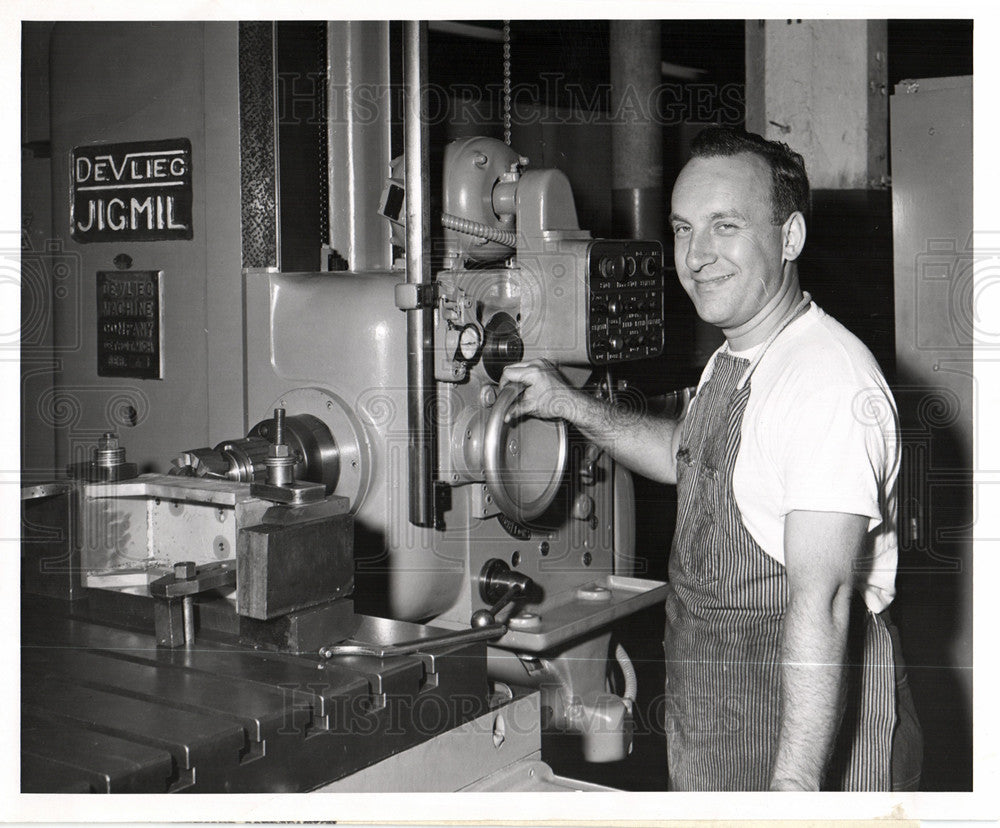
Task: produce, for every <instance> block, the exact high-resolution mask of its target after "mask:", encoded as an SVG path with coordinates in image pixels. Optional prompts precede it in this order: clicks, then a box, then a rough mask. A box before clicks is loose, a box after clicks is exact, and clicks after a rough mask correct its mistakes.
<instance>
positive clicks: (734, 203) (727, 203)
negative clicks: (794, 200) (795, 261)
mask: <svg viewBox="0 0 1000 828" xmlns="http://www.w3.org/2000/svg"><path fill="white" fill-rule="evenodd" d="M671 208H672V209H671V216H670V222H671V226H672V227H673V231H674V264H675V265H676V266H677V275H678V277H679V278H680V282H681V285H682V286H683V287H684V290H685V291H687V294H688V296H690V297H691V301H692V302H694V306H695V310H696V311H697V312H698V316H700V317H701V318H702V319H703V320H705V321H706V322H709V323H710V324H712V325H716V326H717V327H720V328H722V329H723V330H732V329H735V328H738V327H739V326H741V325H744V324H746V323H747V322H748V321H750V320H751V319H752V318H753V317H754V316H755V315H756V314H757V313H758V312H759V311H760V310H761V309H762V308H763V307H764V305H765V304H766V303H767V301H768V300H769V299H770V298H771V297H772V296H774V295H775V294H776V293H777V292H778V289H779V287H780V285H781V277H782V255H781V253H782V243H783V239H782V227H781V226H775V225H774V224H772V223H771V215H772V213H771V172H770V169H769V167H768V166H767V164H766V162H765V161H764V160H763V159H761V158H758V157H757V156H756V155H751V154H748V153H745V154H741V155H736V156H730V157H716V158H692V159H691V160H690V161H689V162H688V163H687V165H686V166H685V167H684V169H683V170H681V174H680V175H679V176H678V178H677V183H676V184H675V185H674V193H673V199H672V202H671Z"/></svg>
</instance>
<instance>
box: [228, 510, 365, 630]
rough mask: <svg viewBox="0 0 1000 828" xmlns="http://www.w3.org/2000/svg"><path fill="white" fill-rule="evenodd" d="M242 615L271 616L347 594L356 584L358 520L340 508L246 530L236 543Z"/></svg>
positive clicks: (238, 586)
mask: <svg viewBox="0 0 1000 828" xmlns="http://www.w3.org/2000/svg"><path fill="white" fill-rule="evenodd" d="M236 567H237V572H236V575H237V577H236V606H237V612H238V613H239V614H240V615H245V616H248V617H250V618H257V619H262V620H263V619H271V618H276V617H278V616H280V615H285V614H287V613H289V612H291V611H293V610H298V609H303V608H305V607H309V606H313V605H316V604H320V603H322V602H324V601H331V600H334V599H336V598H341V597H346V596H348V595H350V594H351V591H352V590H353V588H354V522H353V519H352V517H351V516H350V515H346V514H339V515H332V516H329V517H325V518H321V519H319V520H304V521H302V522H298V523H290V524H287V525H281V524H275V523H262V524H260V525H258V526H249V527H247V528H245V529H243V530H242V531H241V532H240V536H239V539H238V541H237V549H236Z"/></svg>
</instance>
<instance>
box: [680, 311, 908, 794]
mask: <svg viewBox="0 0 1000 828" xmlns="http://www.w3.org/2000/svg"><path fill="white" fill-rule="evenodd" d="M789 321H790V320H789ZM786 324H787V322H786ZM776 335H777V334H775V336H776ZM772 341H773V339H772ZM769 344H770V343H768V344H765V346H764V348H763V349H762V351H763V350H766V349H767V347H768V345H769ZM762 355H763V353H761V354H760V355H758V357H757V360H759V359H760V356H762ZM754 367H756V362H755V363H754V364H751V363H749V361H748V360H746V359H743V358H740V357H734V356H733V355H731V354H728V353H724V352H723V353H720V354H718V355H717V357H716V362H715V367H714V370H713V372H712V375H711V377H710V378H709V379H708V381H707V382H706V383H705V384H704V385H703V387H702V389H701V390H700V391H699V393H698V396H697V402H696V406H695V409H694V410H693V412H692V414H691V416H689V417H688V418H687V419H686V421H685V422H684V425H683V428H682V432H681V440H680V447H679V449H678V452H677V487H678V488H677V494H678V520H677V529H676V532H675V535H674V542H673V547H672V550H671V555H670V565H669V573H670V575H669V578H670V586H671V590H670V593H669V594H668V598H667V602H666V617H667V624H666V635H665V639H664V647H665V651H666V675H667V687H666V700H667V704H666V721H665V726H666V732H667V754H668V761H669V775H670V786H671V789H672V790H701V791H751V790H766V789H767V787H768V784H769V781H770V773H771V767H772V763H773V760H774V756H775V751H776V748H777V738H778V728H779V706H780V697H781V693H780V664H779V638H780V633H781V623H782V617H783V614H784V610H785V605H786V603H787V600H788V584H787V578H786V574H785V568H784V566H782V565H781V564H779V563H778V562H777V561H775V560H774V559H773V558H771V557H770V556H768V555H767V554H766V553H765V552H764V551H763V550H762V549H761V548H760V546H759V545H758V544H757V543H756V542H755V541H754V539H753V537H752V536H751V535H750V533H749V532H748V531H747V529H746V528H745V527H744V525H743V521H742V518H741V516H740V513H739V509H738V507H737V504H736V499H735V497H734V495H733V468H734V466H735V464H736V457H737V454H738V453H739V449H740V427H741V423H742V420H743V414H744V411H745V410H746V405H747V400H748V399H749V396H750V381H749V380H750V376H751V374H752V372H753V368H754ZM741 378H744V379H743V382H742V384H741ZM852 604H853V605H856V606H855V611H854V612H853V613H852V621H851V630H850V633H849V651H848V664H849V667H848V677H847V681H848V703H847V712H846V713H845V715H844V719H843V722H842V724H841V728H840V731H839V735H838V737H837V743H836V745H835V749H834V754H833V757H832V759H831V763H830V767H829V771H828V773H827V776H826V780H825V782H824V785H823V787H824V789H832V790H853V791H857V790H890V789H891V787H892V781H891V768H890V759H891V752H892V737H893V729H894V726H895V718H896V712H895V670H894V664H893V647H892V643H891V640H890V634H889V630H888V627H887V624H886V623H885V620H884V619H883V617H882V616H879V615H876V614H874V613H871V612H870V611H868V610H867V609H866V608H865V607H864V602H863V600H862V599H861V597H860V595H855V600H854V601H852Z"/></svg>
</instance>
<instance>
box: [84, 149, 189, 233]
mask: <svg viewBox="0 0 1000 828" xmlns="http://www.w3.org/2000/svg"><path fill="white" fill-rule="evenodd" d="M70 189H71V192H70V227H71V232H72V235H73V240H74V241H77V242H81V243H83V244H86V243H88V242H111V241H113V242H126V241H129V242H134V241H161V240H165V239H190V238H192V236H193V223H192V220H191V218H192V215H191V201H192V199H191V193H192V183H191V142H190V141H189V140H188V139H187V138H171V139H167V140H162V141H138V142H130V143H127V144H98V145H92V146H83V147H75V148H74V149H73V157H72V183H71V187H70Z"/></svg>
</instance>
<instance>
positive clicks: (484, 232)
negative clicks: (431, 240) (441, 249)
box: [441, 213, 517, 247]
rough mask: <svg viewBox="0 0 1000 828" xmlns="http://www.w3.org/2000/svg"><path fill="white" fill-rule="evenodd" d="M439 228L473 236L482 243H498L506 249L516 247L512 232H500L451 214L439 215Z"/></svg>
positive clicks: (514, 234)
mask: <svg viewBox="0 0 1000 828" xmlns="http://www.w3.org/2000/svg"><path fill="white" fill-rule="evenodd" d="M441 226H442V227H444V228H446V229H448V230H454V231H455V232H456V233H464V234H465V235H467V236H475V237H476V238H479V239H483V240H484V241H492V242H499V243H500V244H503V245H506V246H507V247H516V246H517V234H516V233H514V231H513V230H500V229H498V228H496V227H490V226H489V225H488V224H483V223H482V222H478V221H472V220H471V219H464V218H459V217H458V216H453V215H451V213H442V214H441Z"/></svg>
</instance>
